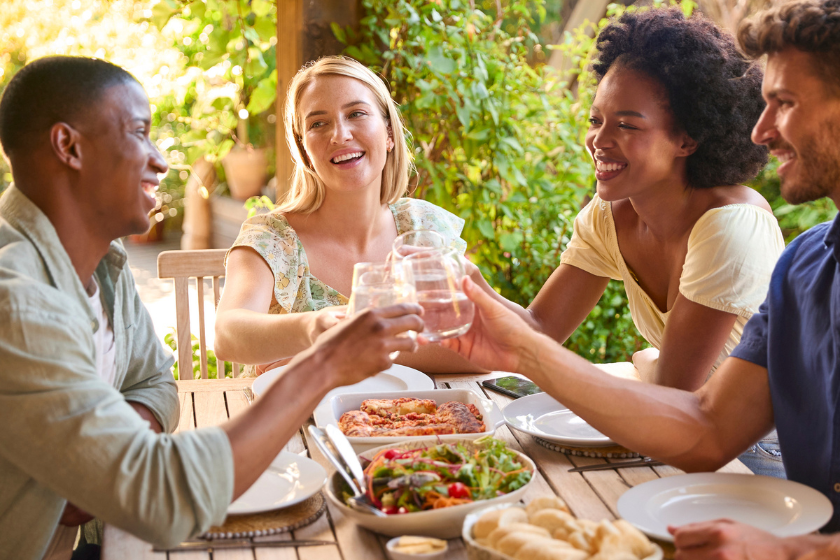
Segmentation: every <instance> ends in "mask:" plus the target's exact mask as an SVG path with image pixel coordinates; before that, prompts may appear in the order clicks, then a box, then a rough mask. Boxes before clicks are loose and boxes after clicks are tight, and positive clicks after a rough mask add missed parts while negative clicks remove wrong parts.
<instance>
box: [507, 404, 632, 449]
mask: <svg viewBox="0 0 840 560" xmlns="http://www.w3.org/2000/svg"><path fill="white" fill-rule="evenodd" d="M502 414H503V415H504V417H505V422H506V423H507V425H508V426H510V427H511V428H513V429H515V430H519V431H520V432H524V433H526V434H531V435H532V436H536V437H539V438H542V439H544V440H548V441H553V442H557V443H562V444H563V445H566V446H570V447H606V446H609V445H615V444H614V443H613V441H612V440H611V439H610V438H608V437H607V436H605V435H603V434H602V433H601V432H599V431H598V430H596V429H595V428H593V427H592V426H590V425H589V424H587V423H586V422H584V421H583V420H582V419H581V418H580V417H579V416H578V415H577V414H575V413H574V412H572V411H571V410H569V409H568V408H566V406H565V405H562V404H560V403H559V402H557V401H556V400H554V399H553V398H551V397H550V396H549V395H548V394H546V393H537V394H536V395H529V396H527V397H522V398H519V399H516V400H515V401H512V402H511V403H510V404H508V405H507V406H506V407H505V408H504V410H502Z"/></svg>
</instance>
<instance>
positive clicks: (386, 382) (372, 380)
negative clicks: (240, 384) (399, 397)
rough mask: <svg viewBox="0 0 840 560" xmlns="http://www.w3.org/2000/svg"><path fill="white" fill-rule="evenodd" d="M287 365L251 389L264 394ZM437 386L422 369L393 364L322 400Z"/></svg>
mask: <svg viewBox="0 0 840 560" xmlns="http://www.w3.org/2000/svg"><path fill="white" fill-rule="evenodd" d="M284 369H286V366H280V367H278V368H274V369H271V370H268V371H267V372H265V373H264V374H262V375H260V376H259V377H257V379H256V380H255V381H254V385H253V386H252V387H251V389H252V390H253V391H254V394H255V395H257V396H260V395H262V394H263V393H265V391H266V390H267V389H268V387H269V385H271V384H272V383H273V382H274V380H275V379H277V378H278V377H279V376H280V374H281V373H282V372H283V370H284ZM434 388H435V383H434V381H432V380H431V379H430V378H429V376H428V375H426V374H425V373H423V372H422V371H417V370H416V369H412V368H410V367H405V366H400V365H397V364H394V365H392V366H391V367H390V368H388V369H386V370H385V371H383V372H382V373H377V374H376V375H374V376H373V377H368V378H367V379H365V380H364V381H361V382H359V383H356V384H355V385H345V386H343V387H338V388H336V389H333V390H332V391H330V392H329V393H327V396H326V397H324V400H323V401H321V402H329V400H330V398H332V397H333V396H334V395H343V394H344V393H365V392H371V393H374V392H382V391H409V390H410V391H431V390H432V389H434Z"/></svg>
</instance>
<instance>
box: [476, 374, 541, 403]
mask: <svg viewBox="0 0 840 560" xmlns="http://www.w3.org/2000/svg"><path fill="white" fill-rule="evenodd" d="M481 384H482V385H484V386H485V387H487V388H488V389H490V390H492V391H496V392H498V393H502V394H503V395H507V396H509V397H513V398H514V399H518V398H519V397H527V396H528V395H535V394H537V393H542V392H543V390H542V389H540V388H539V387H537V385H536V383H534V382H533V381H529V380H527V379H522V378H521V377H514V376H513V375H508V376H505V377H497V378H496V379H488V380H487V381H482V382H481Z"/></svg>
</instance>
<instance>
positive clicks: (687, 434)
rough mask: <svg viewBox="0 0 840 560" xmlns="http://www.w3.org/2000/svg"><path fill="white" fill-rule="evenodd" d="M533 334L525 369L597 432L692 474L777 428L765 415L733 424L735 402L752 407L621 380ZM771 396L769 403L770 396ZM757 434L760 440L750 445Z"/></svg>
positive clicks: (729, 457) (702, 392)
mask: <svg viewBox="0 0 840 560" xmlns="http://www.w3.org/2000/svg"><path fill="white" fill-rule="evenodd" d="M529 336H530V338H531V339H532V342H531V343H529V344H528V347H527V349H526V350H525V351H523V353H522V356H521V361H520V368H519V370H518V371H519V372H520V373H522V374H524V375H526V376H528V377H529V378H531V379H532V380H533V381H534V382H535V383H536V384H537V385H539V386H540V387H541V388H543V390H545V391H546V392H547V393H550V394H552V395H553V396H555V398H558V399H559V400H561V401H562V402H563V404H564V405H566V406H568V407H569V408H570V409H572V410H573V411H574V412H575V413H576V414H578V415H579V416H580V417H581V418H583V419H584V420H586V422H587V423H589V424H590V425H591V426H592V427H594V428H595V429H597V430H599V431H601V432H602V433H605V434H607V435H608V436H609V437H610V438H611V439H613V440H614V441H616V442H617V443H619V444H621V445H623V446H625V447H627V448H629V449H632V450H634V451H636V452H638V453H641V454H643V455H648V456H651V457H654V458H656V459H659V460H662V461H664V462H666V463H668V464H670V465H673V466H676V467H678V468H681V469H684V470H687V471H708V470H716V469H718V468H720V467H722V466H723V465H725V464H726V463H728V462H729V461H730V460H732V459H733V458H735V457H737V455H738V454H739V453H740V452H741V451H743V450H744V449H746V447H747V446H748V445H749V444H750V443H751V442H752V441H756V440H758V439H759V438H760V437H761V435H763V434H764V433H766V431H768V430H769V429H771V428H772V418H771V419H770V423H769V425H768V424H767V422H766V420H765V419H763V418H761V419H759V420H757V421H756V422H753V423H750V422H748V421H747V420H746V419H744V421H743V422H742V423H741V424H739V425H738V426H740V427H736V426H727V423H731V422H730V419H731V418H735V417H738V415H739V414H740V413H739V412H738V411H736V410H734V405H735V404H739V406H737V408H738V409H739V410H740V411H741V412H743V410H744V407H743V405H744V404H745V403H744V402H743V401H741V400H738V399H729V400H730V401H736V400H737V401H738V402H737V403H734V402H733V403H727V404H726V406H721V407H717V408H716V407H714V406H712V405H711V404H710V403H711V400H712V399H711V398H710V393H709V391H707V387H708V386H707V387H704V388H703V389H701V390H699V391H697V392H695V393H691V392H687V391H680V390H677V389H671V388H668V387H659V386H655V385H649V384H646V383H638V382H637V381H632V380H627V379H620V378H616V377H614V376H611V375H609V374H607V373H604V372H603V371H601V370H599V369H598V368H597V367H595V366H593V365H592V364H591V363H589V362H588V361H586V360H585V359H583V358H581V357H579V356H577V355H575V354H574V353H572V352H570V351H568V350H566V349H565V348H563V347H561V346H559V345H558V344H556V343H555V342H554V341H552V340H551V339H549V338H548V337H547V336H545V335H540V334H537V333H534V334H532V335H529ZM742 363H746V362H742ZM750 365H752V364H750ZM754 367H758V366H754ZM729 389H730V390H731V389H732V387H730V388H729ZM724 390H725V389H724ZM745 398H746V397H745ZM760 398H761V397H760V396H759V397H756V401H758V400H759V399H760ZM766 398H767V402H768V403H769V393H768V395H767V396H766ZM747 404H749V400H748V402H747ZM756 406H758V405H756ZM759 408H760V407H759ZM753 425H757V427H754V428H750V427H749V426H753ZM742 428H743V429H742ZM753 432H756V433H757V434H758V435H756V436H755V437H754V439H753V440H750V438H751V437H752V436H751V435H750V434H751V433H753ZM741 446H743V449H741Z"/></svg>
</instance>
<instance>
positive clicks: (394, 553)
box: [385, 535, 449, 560]
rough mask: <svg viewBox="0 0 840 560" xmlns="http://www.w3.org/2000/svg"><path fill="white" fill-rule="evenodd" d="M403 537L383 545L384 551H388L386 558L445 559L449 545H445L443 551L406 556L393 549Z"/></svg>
mask: <svg viewBox="0 0 840 560" xmlns="http://www.w3.org/2000/svg"><path fill="white" fill-rule="evenodd" d="M403 536H404V535H402V536H399V537H394V538H393V539H391V540H390V541H388V543H387V544H386V545H385V549H386V550H387V551H388V556H389V557H390V558H391V560H440V559H441V558H445V557H446V553H447V552H449V543H446V546H445V547H444V549H443V550H441V551H439V552H430V553H429V554H406V553H405V552H400V551H398V550H396V548H395V547H396V546H397V543H398V542H399V540H400V539H401V538H402V537H403ZM423 536H426V535H423Z"/></svg>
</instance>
